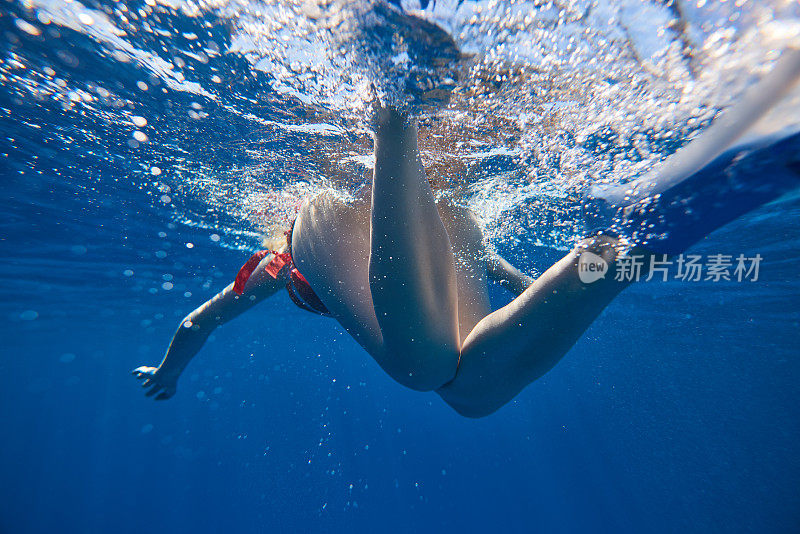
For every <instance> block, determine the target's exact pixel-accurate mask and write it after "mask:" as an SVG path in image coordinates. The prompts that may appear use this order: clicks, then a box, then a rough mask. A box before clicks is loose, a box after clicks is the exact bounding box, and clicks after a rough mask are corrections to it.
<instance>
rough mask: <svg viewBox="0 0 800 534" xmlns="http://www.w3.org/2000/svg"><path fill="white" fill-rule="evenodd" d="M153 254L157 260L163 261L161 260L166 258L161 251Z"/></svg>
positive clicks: (164, 253)
mask: <svg viewBox="0 0 800 534" xmlns="http://www.w3.org/2000/svg"><path fill="white" fill-rule="evenodd" d="M155 254H156V258H159V259H163V258H166V257H167V253H166V252H165V251H163V250H157V251H156V253H155Z"/></svg>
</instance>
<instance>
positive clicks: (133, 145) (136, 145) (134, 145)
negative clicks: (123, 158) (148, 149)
mask: <svg viewBox="0 0 800 534" xmlns="http://www.w3.org/2000/svg"><path fill="white" fill-rule="evenodd" d="M128 146H129V147H131V148H139V141H137V140H136V139H128Z"/></svg>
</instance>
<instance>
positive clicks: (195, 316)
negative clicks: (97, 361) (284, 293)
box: [133, 255, 283, 400]
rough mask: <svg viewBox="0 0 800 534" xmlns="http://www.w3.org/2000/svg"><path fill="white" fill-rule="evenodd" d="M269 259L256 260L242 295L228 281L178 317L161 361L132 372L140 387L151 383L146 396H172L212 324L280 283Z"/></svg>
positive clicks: (261, 297) (230, 316)
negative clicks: (190, 310) (209, 296)
mask: <svg viewBox="0 0 800 534" xmlns="http://www.w3.org/2000/svg"><path fill="white" fill-rule="evenodd" d="M271 259H272V255H268V256H267V257H266V258H264V259H263V260H262V261H261V263H259V265H258V267H257V268H256V270H255V271H254V272H253V275H252V276H251V277H250V279H249V280H248V281H247V284H245V287H244V293H243V294H242V295H237V294H236V293H235V292H234V291H233V284H230V285H229V286H228V287H226V288H225V289H223V290H222V291H221V292H219V293H218V294H217V295H215V296H214V297H213V298H212V299H211V300H209V301H208V302H206V303H205V304H203V305H202V306H200V307H199V308H197V309H196V310H194V311H193V312H192V313H190V314H189V315H187V316H186V317H185V318H184V319H183V320H181V323H180V325H178V329H177V331H176V332H175V335H174V336H173V338H172V342H171V343H170V344H169V349H167V354H166V355H165V356H164V360H163V361H162V362H161V365H159V366H158V367H148V366H142V367H139V368H137V369H134V371H133V375H134V376H135V377H136V378H138V379H140V380H143V382H142V387H145V388H146V387H150V389H149V391H148V392H147V393H146V395H147V396H148V397H151V396H153V395H155V396H156V400H165V399H168V398H170V397H172V396H173V395H174V394H175V389H176V386H177V382H178V377H180V375H181V373H182V372H183V370H184V369H185V368H186V366H187V365H188V364H189V362H190V361H191V360H192V358H193V357H194V356H195V354H197V353H198V352H199V351H200V349H201V348H202V346H203V344H204V343H205V342H206V340H207V339H208V336H209V335H211V332H213V331H214V329H215V328H217V327H218V326H220V325H222V324H224V323H227V322H228V321H230V320H231V319H233V318H235V317H238V316H239V315H241V314H242V313H244V312H245V311H247V310H249V309H250V308H252V307H253V306H255V305H256V304H258V303H259V302H261V301H262V300H264V299H266V298H267V297H270V296H272V295H274V294H275V293H276V292H277V291H278V290H279V289H280V288H281V287H283V285H282V282H280V281H279V280H276V279H274V278H272V277H271V276H270V275H269V274H268V273H267V272H266V270H265V269H264V267H265V266H266V265H267V264H268V263H269V261H270V260H271ZM151 386H152V387H151Z"/></svg>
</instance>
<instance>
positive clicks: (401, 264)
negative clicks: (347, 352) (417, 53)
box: [369, 109, 459, 390]
mask: <svg viewBox="0 0 800 534" xmlns="http://www.w3.org/2000/svg"><path fill="white" fill-rule="evenodd" d="M369 277H370V289H371V291H372V300H373V303H374V306H375V314H376V315H377V318H378V323H379V324H380V327H381V334H382V336H383V344H384V354H383V355H382V359H383V360H385V361H382V362H380V363H381V365H382V366H383V367H384V369H386V370H387V371H388V372H389V374H390V375H391V376H392V377H393V378H394V379H395V380H397V381H398V382H400V383H401V384H404V385H406V386H408V387H410V388H413V389H418V390H433V389H436V388H438V387H439V386H441V385H442V384H444V383H446V382H447V381H449V380H451V379H452V378H453V376H454V375H455V371H456V367H457V365H458V353H459V333H458V292H457V288H456V271H455V263H454V259H453V251H452V248H451V246H450V240H449V239H448V236H447V232H446V231H445V228H444V225H443V224H442V221H441V219H440V218H439V212H438V210H437V208H436V203H435V201H434V198H433V193H432V192H431V188H430V185H429V184H428V180H427V178H426V176H425V170H424V169H423V167H422V162H421V161H420V158H419V153H418V151H417V128H416V125H414V124H406V121H405V120H404V117H403V116H401V115H400V114H399V113H398V112H396V111H394V110H391V109H381V110H379V112H378V116H377V118H376V124H375V172H374V175H373V181H372V221H371V236H370V257H369Z"/></svg>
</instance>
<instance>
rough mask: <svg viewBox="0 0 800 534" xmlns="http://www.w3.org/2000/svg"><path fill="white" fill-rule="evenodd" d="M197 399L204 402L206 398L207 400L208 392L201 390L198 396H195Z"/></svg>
mask: <svg viewBox="0 0 800 534" xmlns="http://www.w3.org/2000/svg"><path fill="white" fill-rule="evenodd" d="M195 397H197V398H198V400H203V399H204V398H206V392H205V391H202V390H200V391H198V392H197V395H195Z"/></svg>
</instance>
